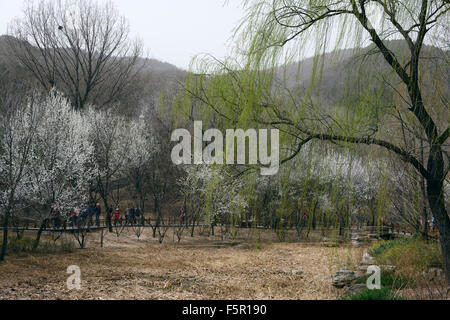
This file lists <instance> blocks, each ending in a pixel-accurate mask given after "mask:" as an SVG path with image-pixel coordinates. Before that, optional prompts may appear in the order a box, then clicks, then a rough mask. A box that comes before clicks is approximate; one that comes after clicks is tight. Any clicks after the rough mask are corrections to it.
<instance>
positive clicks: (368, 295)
mask: <svg viewBox="0 0 450 320" xmlns="http://www.w3.org/2000/svg"><path fill="white" fill-rule="evenodd" d="M341 299H342V300H402V298H401V297H399V296H397V295H396V294H395V293H393V292H392V291H391V290H390V289H389V288H386V287H385V288H381V289H380V290H369V289H364V290H363V291H361V292H357V293H355V294H352V295H346V296H344V297H342V298H341Z"/></svg>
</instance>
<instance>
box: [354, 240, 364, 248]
mask: <svg viewBox="0 0 450 320" xmlns="http://www.w3.org/2000/svg"><path fill="white" fill-rule="evenodd" d="M352 246H354V247H355V248H359V247H361V246H362V241H360V240H359V238H358V239H357V240H352Z"/></svg>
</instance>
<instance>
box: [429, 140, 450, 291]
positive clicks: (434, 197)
mask: <svg viewBox="0 0 450 320" xmlns="http://www.w3.org/2000/svg"><path fill="white" fill-rule="evenodd" d="M427 169H428V172H429V173H430V175H431V177H430V178H429V179H427V197H428V203H429V204H430V208H431V212H432V213H433V217H434V219H435V221H436V225H437V227H438V229H439V235H440V242H441V249H442V257H443V259H444V270H445V277H446V279H447V284H448V285H450V218H449V216H448V214H447V210H446V208H445V202H444V178H445V177H444V160H443V155H442V149H441V148H440V146H436V145H435V146H433V147H432V148H431V150H430V154H429V157H428V165H427Z"/></svg>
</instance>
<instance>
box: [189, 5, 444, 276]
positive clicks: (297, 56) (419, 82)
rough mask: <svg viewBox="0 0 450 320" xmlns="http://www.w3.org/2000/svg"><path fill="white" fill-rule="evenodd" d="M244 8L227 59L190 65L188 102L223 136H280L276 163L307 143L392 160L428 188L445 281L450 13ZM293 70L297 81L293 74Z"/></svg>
mask: <svg viewBox="0 0 450 320" xmlns="http://www.w3.org/2000/svg"><path fill="white" fill-rule="evenodd" d="M246 8H247V15H246V17H245V18H244V19H243V23H242V24H241V25H240V26H238V27H237V29H236V35H235V39H236V41H237V42H236V43H237V46H236V51H235V52H236V57H235V58H234V57H233V58H231V57H230V58H228V59H226V60H225V61H218V60H217V59H214V58H209V59H208V58H207V59H200V60H198V61H199V63H198V64H197V65H196V68H197V70H196V73H195V74H192V76H191V78H190V79H189V80H188V83H187V87H186V90H187V92H188V93H189V94H190V96H191V97H195V98H196V99H195V100H196V101H200V102H201V103H202V104H203V106H207V107H209V108H205V110H206V109H209V110H210V111H212V112H213V113H215V114H218V115H220V116H221V121H220V123H221V124H222V125H223V126H228V127H230V126H232V127H236V126H250V125H252V126H271V127H276V128H279V129H280V132H282V133H283V135H282V137H281V139H282V140H281V142H282V143H283V145H284V147H285V148H287V150H290V151H289V152H286V155H285V156H286V157H285V158H284V159H283V161H282V162H283V163H284V162H286V161H290V160H292V159H293V158H295V157H296V156H298V155H299V153H300V151H301V149H302V147H303V146H304V145H306V144H308V143H311V142H312V141H317V142H316V143H326V142H327V141H328V143H332V144H337V145H340V146H341V147H346V148H353V149H354V150H360V151H359V152H361V150H363V152H365V151H367V150H369V149H372V150H373V151H374V154H375V155H376V156H377V157H379V156H380V155H383V154H384V153H389V152H391V153H393V154H395V155H397V156H398V157H399V159H401V160H403V162H404V163H405V165H407V166H412V167H413V168H414V169H415V170H416V171H417V172H418V173H419V174H420V175H421V176H422V177H423V178H424V180H425V182H426V196H427V201H428V204H429V207H430V209H431V212H432V214H433V217H434V218H435V221H436V224H437V227H438V229H439V231H440V243H441V248H442V253H443V258H444V261H445V269H446V277H447V281H448V282H449V283H450V218H449V216H448V213H447V209H446V203H445V194H444V185H445V184H448V180H447V179H446V177H447V173H448V171H449V164H448V162H449V161H448V160H449V155H448V144H446V143H447V140H448V138H449V136H450V127H449V118H450V117H449V113H448V93H449V85H448V84H449V79H448V74H449V72H448V71H449V63H448V62H449V59H448V58H449V56H448V51H446V49H445V48H448V39H449V37H448V31H449V29H448V27H449V25H448V21H449V9H450V3H449V2H448V1H447V0H411V1H395V0H332V1H331V0H317V1H300V0H297V1H294V0H273V1H263V0H254V1H250V0H249V1H246ZM431 45H432V46H431ZM338 49H345V50H338ZM326 52H332V54H331V53H328V54H325V53H326ZM311 53H314V57H313V58H311V59H309V60H305V61H309V64H308V63H304V64H303V65H300V64H296V63H293V62H294V61H297V60H301V59H302V58H304V57H305V55H306V54H311ZM349 56H351V57H361V59H359V60H352V59H349ZM355 59H356V58H355ZM333 61H334V62H335V66H334V67H333V68H334V69H332V68H331V67H330V64H331V63H332V62H333ZM349 61H351V63H350V64H348V65H347V66H344V64H345V63H348V62H349ZM297 65H298V66H299V67H298V69H297V71H298V72H297V73H295V72H292V70H293V69H295V66H297ZM331 70H334V74H335V76H336V74H338V76H336V77H337V80H336V81H334V82H336V83H337V82H344V85H341V84H339V85H338V89H337V96H338V97H337V98H336V92H335V94H334V96H335V97H334V98H335V99H329V97H328V96H329V95H328V93H327V92H325V91H326V90H325V87H324V85H323V84H324V82H325V83H326V81H327V80H328V79H327V77H328V76H329V75H330V74H331V73H330V72H331ZM294 71H295V70H294ZM305 76H306V78H309V79H308V80H307V81H305ZM328 82H330V81H328ZM332 82H333V81H332ZM328 84H329V83H328ZM335 91H336V90H335ZM185 106H192V104H189V103H185ZM186 112H188V111H186ZM202 112H203V115H204V114H206V113H205V112H204V111H203V110H202ZM413 140H414V141H417V140H420V141H423V147H422V148H415V149H414V148H412V147H411V141H413ZM363 145H364V146H363ZM381 150H387V151H386V152H385V151H383V152H381ZM421 153H423V154H425V156H424V157H422V156H421Z"/></svg>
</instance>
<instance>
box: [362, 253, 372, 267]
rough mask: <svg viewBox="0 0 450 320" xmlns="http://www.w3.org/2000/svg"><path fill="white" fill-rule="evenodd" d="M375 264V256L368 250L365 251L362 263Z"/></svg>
mask: <svg viewBox="0 0 450 320" xmlns="http://www.w3.org/2000/svg"><path fill="white" fill-rule="evenodd" d="M373 264H375V258H374V257H372V256H371V255H370V254H369V253H368V252H366V253H364V255H363V258H362V261H361V265H368V266H370V265H373Z"/></svg>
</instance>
